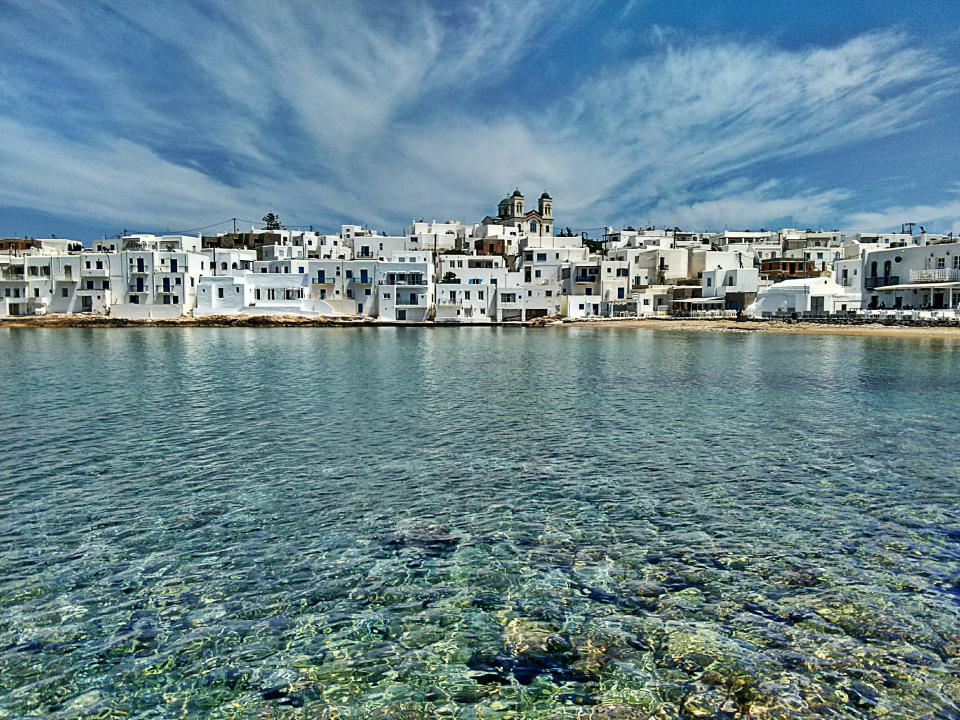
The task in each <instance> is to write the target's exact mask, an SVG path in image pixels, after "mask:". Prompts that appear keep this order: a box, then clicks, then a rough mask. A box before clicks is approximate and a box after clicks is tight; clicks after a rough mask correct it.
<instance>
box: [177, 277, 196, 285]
mask: <svg viewBox="0 0 960 720" xmlns="http://www.w3.org/2000/svg"><path fill="white" fill-rule="evenodd" d="M192 279H193V278H191V280H192ZM180 280H181V279H180V278H176V280H175V281H174V285H183V283H182V282H180Z"/></svg>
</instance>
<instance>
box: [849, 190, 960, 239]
mask: <svg viewBox="0 0 960 720" xmlns="http://www.w3.org/2000/svg"><path fill="white" fill-rule="evenodd" d="M953 195H954V197H953V198H952V199H950V200H947V201H946V202H943V203H940V204H937V205H909V206H902V205H901V206H892V207H887V208H883V209H881V210H875V211H867V212H858V213H851V214H850V215H848V216H847V217H846V218H845V225H846V226H847V227H848V228H851V229H852V230H851V231H862V232H868V231H869V232H890V231H892V230H899V229H900V225H901V224H902V223H905V222H915V223H917V224H918V225H924V226H926V227H927V229H928V230H929V231H931V232H933V228H934V227H939V228H946V229H945V230H943V232H947V231H950V232H953V233H954V234H955V235H960V186H955V187H954V188H953Z"/></svg>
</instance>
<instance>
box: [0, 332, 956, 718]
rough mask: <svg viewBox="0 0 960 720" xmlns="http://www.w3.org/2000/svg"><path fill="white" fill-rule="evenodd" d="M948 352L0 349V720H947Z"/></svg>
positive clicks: (952, 647) (647, 346) (951, 712)
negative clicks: (89, 718) (195, 719)
mask: <svg viewBox="0 0 960 720" xmlns="http://www.w3.org/2000/svg"><path fill="white" fill-rule="evenodd" d="M958 351H960V345H958V344H953V343H950V342H948V341H900V340H891V339H880V338H857V337H797V336H743V335H738V334H706V333H704V334H697V333H654V332H650V331H645V330H635V331H634V330H621V331H611V330H592V329H588V328H583V329H569V328H566V329H560V330H550V329H547V330H520V329H482V328H471V329H452V328H450V329H447V328H438V329H435V330H431V329H402V328H383V329H361V330H356V329H269V330H257V329H200V328H193V329H150V330H142V329H113V330H79V329H77V330H66V329H56V330H13V329H10V330H2V331H0V357H2V358H3V366H2V368H3V369H2V370H0V408H2V409H3V410H2V412H3V424H2V428H3V431H2V438H0V439H2V444H0V498H2V503H0V717H30V716H41V715H42V716H45V717H47V716H52V717H75V716H81V715H84V714H94V715H99V716H103V717H112V716H116V717H122V716H136V717H144V718H147V717H178V716H208V717H251V716H252V717H293V718H300V717H380V718H387V717H393V718H404V717H409V718H414V717H531V718H533V717H595V718H634V717H646V716H647V714H648V713H650V714H653V713H656V714H657V716H658V717H664V718H669V717H720V718H741V717H746V714H747V713H749V717H751V718H764V717H769V718H793V717H851V718H856V717H864V718H868V717H881V716H883V717H893V718H901V717H903V718H906V717H911V718H913V717H917V718H942V719H947V718H956V717H958V716H960V680H958V677H960V454H958V452H957V447H958V439H960V418H958V416H957V408H958V406H960V352H958Z"/></svg>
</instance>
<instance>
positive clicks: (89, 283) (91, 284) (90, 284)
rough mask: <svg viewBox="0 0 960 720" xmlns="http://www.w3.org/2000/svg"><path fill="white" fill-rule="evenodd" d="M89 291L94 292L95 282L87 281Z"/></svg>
mask: <svg viewBox="0 0 960 720" xmlns="http://www.w3.org/2000/svg"><path fill="white" fill-rule="evenodd" d="M87 290H93V280H87Z"/></svg>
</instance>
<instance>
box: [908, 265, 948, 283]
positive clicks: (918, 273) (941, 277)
mask: <svg viewBox="0 0 960 720" xmlns="http://www.w3.org/2000/svg"><path fill="white" fill-rule="evenodd" d="M954 280H960V268H937V269H935V270H911V271H910V282H951V281H954Z"/></svg>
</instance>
